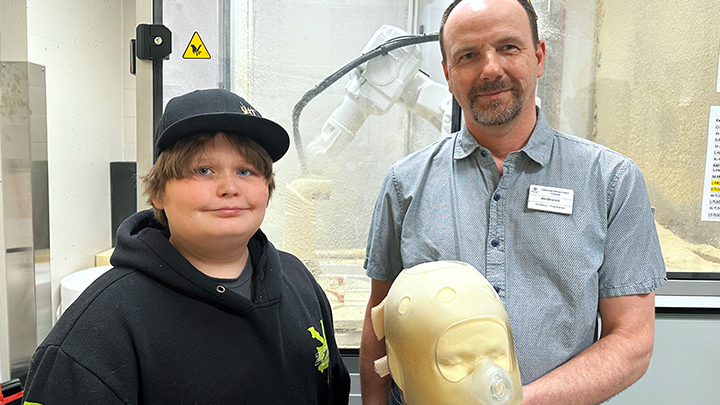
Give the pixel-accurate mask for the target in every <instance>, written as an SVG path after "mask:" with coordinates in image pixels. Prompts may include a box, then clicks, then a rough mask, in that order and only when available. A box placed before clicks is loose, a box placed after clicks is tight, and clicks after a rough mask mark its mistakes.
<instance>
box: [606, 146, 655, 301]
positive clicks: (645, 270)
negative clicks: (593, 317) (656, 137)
mask: <svg viewBox="0 0 720 405" xmlns="http://www.w3.org/2000/svg"><path fill="white" fill-rule="evenodd" d="M607 198H608V212H607V214H608V223H607V224H608V225H607V237H606V241H605V252H604V261H603V264H602V266H601V268H600V270H599V284H600V289H599V294H600V297H613V296H622V295H632V294H646V293H650V292H652V291H653V290H655V289H656V288H658V287H661V286H662V285H664V284H665V283H667V276H666V272H665V262H664V260H663V256H662V252H661V250H660V242H659V240H658V236H657V230H656V228H655V220H654V218H653V212H652V208H651V206H650V200H649V197H648V194H647V189H646V186H645V180H644V179H643V176H642V173H641V172H640V169H639V168H638V167H637V165H636V164H635V163H634V162H632V161H631V160H627V161H626V162H625V163H624V164H623V165H622V167H621V168H620V169H619V170H618V172H617V174H616V177H615V179H614V181H613V183H612V184H611V186H610V188H609V189H608V196H607Z"/></svg>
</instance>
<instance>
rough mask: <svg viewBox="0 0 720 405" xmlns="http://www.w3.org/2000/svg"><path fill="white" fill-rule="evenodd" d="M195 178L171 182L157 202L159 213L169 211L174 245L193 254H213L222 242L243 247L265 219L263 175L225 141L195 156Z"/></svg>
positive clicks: (213, 142)
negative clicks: (201, 251)
mask: <svg viewBox="0 0 720 405" xmlns="http://www.w3.org/2000/svg"><path fill="white" fill-rule="evenodd" d="M192 173H193V174H192V175H191V176H190V177H189V178H185V179H171V180H169V181H168V182H167V183H166V184H165V190H164V195H163V198H162V200H161V199H153V204H154V205H155V207H156V208H158V209H162V210H165V214H166V215H167V219H168V227H169V228H170V233H171V237H170V241H171V242H172V243H173V245H175V246H176V247H177V246H178V244H181V245H182V246H184V247H186V248H190V247H192V248H195V249H197V248H201V249H202V248H203V247H207V248H209V249H210V250H212V248H213V247H219V246H218V245H220V244H222V243H221V242H223V241H228V242H232V243H236V242H237V243H241V244H242V245H241V246H243V247H244V246H245V245H246V244H247V241H248V240H249V239H250V237H252V235H253V234H254V233H255V232H256V231H257V230H258V229H259V228H260V224H261V223H262V221H263V218H264V217H265V209H266V208H267V205H268V186H267V183H266V182H265V179H264V178H263V176H262V175H261V174H260V173H259V172H258V171H257V169H255V167H253V166H252V165H250V163H248V162H247V160H245V158H244V157H243V156H242V155H241V154H240V153H238V152H237V150H236V149H235V148H234V147H233V146H232V145H231V144H230V143H229V142H228V140H227V139H225V137H223V136H216V137H215V138H213V139H212V140H211V141H210V142H209V143H208V144H207V147H206V148H205V150H204V151H200V152H198V153H197V155H196V156H195V159H194V161H193V167H192ZM208 252H209V251H208Z"/></svg>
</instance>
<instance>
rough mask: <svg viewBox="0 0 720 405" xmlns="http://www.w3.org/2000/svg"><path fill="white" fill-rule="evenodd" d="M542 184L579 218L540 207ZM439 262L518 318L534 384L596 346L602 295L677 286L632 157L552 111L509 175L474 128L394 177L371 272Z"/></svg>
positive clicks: (391, 272) (526, 369)
mask: <svg viewBox="0 0 720 405" xmlns="http://www.w3.org/2000/svg"><path fill="white" fill-rule="evenodd" d="M531 185H535V186H545V187H554V188H560V189H565V190H572V191H574V197H573V201H572V213H571V214H569V215H567V214H560V213H554V212H547V211H540V210H535V209H529V208H528V195H529V190H530V187H531ZM435 260H460V261H464V262H467V263H470V264H471V265H473V266H475V268H477V269H478V270H479V271H480V272H481V273H482V274H483V275H484V276H485V277H486V278H487V279H488V281H490V283H492V284H493V286H494V287H495V289H496V290H497V291H498V294H499V295H500V297H501V299H502V301H503V303H504V304H505V308H506V310H507V312H508V316H509V318H510V323H511V325H512V328H513V336H514V339H515V350H516V353H517V356H518V362H519V365H520V372H521V375H522V381H523V384H528V383H530V382H532V381H534V380H536V379H538V378H539V377H541V376H543V375H544V374H546V373H547V372H549V371H551V370H553V369H554V368H556V367H557V366H559V365H561V364H563V363H564V362H566V361H567V360H569V359H570V358H572V357H573V356H574V355H576V354H577V353H579V352H581V351H582V350H584V349H585V348H587V347H588V346H590V345H591V344H592V343H593V340H594V331H595V324H596V317H597V307H598V299H599V298H600V297H611V296H620V295H631V294H643V293H649V292H652V291H653V290H654V289H655V288H657V287H659V286H662V285H663V284H665V283H666V281H667V279H666V275H665V265H664V262H663V257H662V254H661V252H660V245H659V242H658V237H657V232H656V230H655V224H654V221H653V215H652V212H651V208H650V202H649V199H648V195H647V191H646V188H645V182H644V180H643V177H642V174H641V173H640V170H639V168H638V167H637V165H636V164H635V163H634V162H633V161H632V160H630V159H629V158H627V157H625V156H623V155H621V154H619V153H617V152H614V151H612V150H610V149H608V148H606V147H604V146H601V145H598V144H595V143H593V142H590V141H587V140H585V139H581V138H577V137H574V136H570V135H567V134H563V133H561V132H558V131H556V130H554V129H552V128H551V127H550V126H549V124H548V123H547V121H546V120H545V117H544V116H543V114H542V112H540V110H538V120H537V124H536V126H535V129H534V131H533V133H532V135H531V137H530V139H529V141H528V143H527V144H526V145H525V146H524V147H523V148H522V149H521V150H520V151H517V152H513V153H511V154H510V155H508V157H507V158H506V159H505V162H504V165H503V176H502V177H501V176H500V175H499V173H498V170H497V167H496V165H495V161H494V160H493V157H492V155H491V154H490V151H489V150H487V149H485V148H483V147H482V146H480V145H479V144H478V143H477V141H476V140H475V138H473V136H472V135H471V134H470V132H469V131H468V129H467V127H465V128H463V130H461V131H459V132H458V133H456V134H454V135H453V136H451V137H449V138H445V139H442V140H439V141H437V142H435V143H434V144H432V145H430V146H428V147H426V148H424V149H422V150H420V151H418V152H416V153H414V154H411V155H409V156H407V157H405V158H403V159H401V160H399V161H398V162H396V163H395V164H393V166H392V167H391V168H390V169H389V170H388V172H387V174H386V176H385V180H384V182H383V186H382V189H381V191H380V195H379V196H378V199H377V202H376V205H375V211H374V214H373V219H372V223H371V229H370V235H369V237H368V246H367V257H366V260H365V268H366V269H367V274H368V276H370V277H371V278H374V279H379V280H394V279H395V277H397V275H398V274H399V273H400V271H401V270H402V269H404V268H409V267H412V266H414V265H416V264H419V263H423V262H427V261H435Z"/></svg>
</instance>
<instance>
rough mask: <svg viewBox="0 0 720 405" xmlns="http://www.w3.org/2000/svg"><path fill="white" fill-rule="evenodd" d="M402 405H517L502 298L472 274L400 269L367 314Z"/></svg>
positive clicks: (438, 267) (382, 370) (461, 269)
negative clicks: (382, 346) (382, 343)
mask: <svg viewBox="0 0 720 405" xmlns="http://www.w3.org/2000/svg"><path fill="white" fill-rule="evenodd" d="M372 322H373V328H374V329H375V334H376V335H377V337H378V339H382V338H383V337H385V346H386V348H387V356H386V357H383V358H382V359H378V360H377V361H376V362H375V368H376V371H377V372H378V374H380V375H381V376H384V375H387V374H388V373H389V374H391V375H392V378H393V380H394V381H395V383H396V384H397V385H398V386H399V387H400V389H401V390H402V391H403V401H404V402H403V403H404V404H406V405H424V404H427V405H430V404H432V405H441V404H453V405H455V404H468V405H470V404H477V405H516V404H519V403H521V402H522V385H521V383H520V372H519V369H518V364H517V358H516V357H515V347H514V344H513V338H512V330H511V328H510V321H509V319H508V316H507V313H506V312H505V308H504V307H503V304H502V301H500V297H498V295H497V293H496V292H495V289H494V288H493V287H492V285H490V283H489V282H488V281H487V280H486V279H485V277H483V275H482V274H480V272H478V271H477V270H476V269H475V268H474V267H472V266H471V265H469V264H467V263H462V262H449V261H438V262H430V263H423V264H419V265H417V266H415V267H412V268H409V269H405V270H403V271H402V272H401V273H400V275H399V276H398V277H397V278H396V279H395V281H394V282H393V285H392V287H391V288H390V291H389V292H388V295H387V297H386V298H385V300H384V301H383V302H382V303H381V304H380V305H378V306H376V307H375V308H373V309H372Z"/></svg>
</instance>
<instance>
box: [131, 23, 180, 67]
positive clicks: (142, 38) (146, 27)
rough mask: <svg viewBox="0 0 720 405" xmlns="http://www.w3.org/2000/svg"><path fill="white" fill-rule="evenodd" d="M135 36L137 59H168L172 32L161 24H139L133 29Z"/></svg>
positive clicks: (170, 50)
mask: <svg viewBox="0 0 720 405" xmlns="http://www.w3.org/2000/svg"><path fill="white" fill-rule="evenodd" d="M135 37H136V38H135V41H136V42H135V54H136V56H137V58H138V59H143V60H153V59H168V56H169V55H170V53H171V52H172V34H171V32H170V30H169V29H168V28H167V27H165V26H164V25H162V24H140V25H138V26H137V28H136V30H135Z"/></svg>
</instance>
